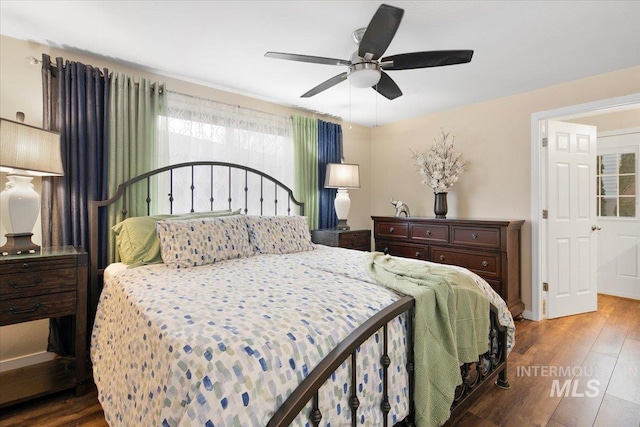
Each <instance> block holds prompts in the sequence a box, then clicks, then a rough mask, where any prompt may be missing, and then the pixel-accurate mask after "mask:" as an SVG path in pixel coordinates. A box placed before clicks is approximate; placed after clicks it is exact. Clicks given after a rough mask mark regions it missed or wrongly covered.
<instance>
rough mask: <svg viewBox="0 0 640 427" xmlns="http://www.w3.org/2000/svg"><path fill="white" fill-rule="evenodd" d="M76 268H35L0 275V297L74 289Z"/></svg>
mask: <svg viewBox="0 0 640 427" xmlns="http://www.w3.org/2000/svg"><path fill="white" fill-rule="evenodd" d="M75 288H76V269H75V267H73V268H62V269H59V270H51V271H45V270H36V271H29V270H27V271H25V272H24V273H13V274H3V275H0V299H2V300H5V299H11V298H21V297H29V296H34V295H46V294H52V293H57V292H68V291H74V290H75Z"/></svg>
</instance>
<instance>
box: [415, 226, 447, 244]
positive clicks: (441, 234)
mask: <svg viewBox="0 0 640 427" xmlns="http://www.w3.org/2000/svg"><path fill="white" fill-rule="evenodd" d="M409 238H411V239H412V240H424V241H426V242H443V243H446V242H448V241H449V226H447V225H432V224H411V227H410V228H409Z"/></svg>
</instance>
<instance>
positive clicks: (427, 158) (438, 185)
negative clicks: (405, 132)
mask: <svg viewBox="0 0 640 427" xmlns="http://www.w3.org/2000/svg"><path fill="white" fill-rule="evenodd" d="M440 131H441V132H442V136H441V140H440V141H437V140H435V138H434V141H436V143H435V145H433V146H431V147H429V148H428V149H426V150H425V151H424V152H422V153H420V152H414V151H413V150H412V151H411V153H412V154H413V156H412V157H413V160H414V163H413V164H414V166H415V167H416V169H417V170H418V172H419V173H420V176H421V177H422V183H423V184H427V185H428V186H429V187H431V188H432V189H433V192H434V193H446V192H448V191H449V188H451V187H452V186H453V184H454V183H456V182H457V181H458V179H459V176H460V174H461V173H462V172H464V170H465V169H466V167H467V165H468V163H467V162H465V161H463V160H462V159H461V158H460V157H461V156H462V154H460V153H456V152H454V151H453V141H454V137H453V136H451V134H450V133H445V131H444V130H442V129H441V130H440Z"/></svg>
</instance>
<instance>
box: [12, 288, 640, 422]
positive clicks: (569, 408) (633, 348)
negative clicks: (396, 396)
mask: <svg viewBox="0 0 640 427" xmlns="http://www.w3.org/2000/svg"><path fill="white" fill-rule="evenodd" d="M516 326H517V333H516V346H515V348H514V350H513V352H512V353H511V356H510V357H509V371H508V372H509V381H510V383H511V389H510V390H501V389H499V388H497V387H491V390H490V391H488V392H487V393H486V394H485V395H484V396H483V397H482V398H481V399H480V400H479V401H478V402H476V403H475V404H474V405H473V406H471V407H470V408H469V410H468V411H467V412H466V413H465V414H464V415H463V416H462V417H461V418H460V419H459V421H458V422H457V423H456V426H457V427H460V426H469V427H492V426H517V427H522V426H549V427H561V426H565V427H569V426H576V427H586V426H604V427H623V426H629V427H639V426H640V301H636V300H629V299H624V298H616V297H611V296H606V295H600V296H599V302H598V311H597V312H594V313H588V314H582V315H578V316H570V317H565V318H561V319H554V320H545V321H542V322H530V321H526V320H525V321H521V322H518V323H517V325H516ZM554 367H555V368H554ZM561 368H562V369H561ZM554 369H555V372H554ZM567 374H568V375H567ZM566 381H568V383H565V382H566ZM589 381H591V382H589ZM554 384H555V385H554ZM567 384H569V386H570V387H568V388H567V387H566V386H567ZM563 387H564V388H563ZM565 393H566V394H567V396H565V395H564V394H565ZM0 426H3V427H10V426H21V427H22V426H29V427H37V426H41V427H45V426H46V427H58V426H61V427H62V426H64V427H69V426H86V427H89V426H90V427H103V426H107V423H106V422H105V420H104V415H103V413H102V410H101V408H100V404H99V403H98V400H97V397H96V391H95V389H94V390H92V391H91V392H90V393H88V394H86V395H85V396H82V397H75V396H74V395H73V394H72V393H67V394H59V395H57V396H52V397H48V398H43V399H40V400H37V401H33V402H30V403H26V404H23V405H21V406H17V407H14V408H9V409H5V410H3V411H2V413H1V414H0Z"/></svg>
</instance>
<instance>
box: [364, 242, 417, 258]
mask: <svg viewBox="0 0 640 427" xmlns="http://www.w3.org/2000/svg"><path fill="white" fill-rule="evenodd" d="M376 251H378V252H382V253H384V254H387V255H393V256H399V257H403V258H415V259H421V260H423V261H428V260H429V249H428V248H427V247H426V246H418V245H415V246H414V245H397V244H393V243H389V242H384V241H380V242H376Z"/></svg>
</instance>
